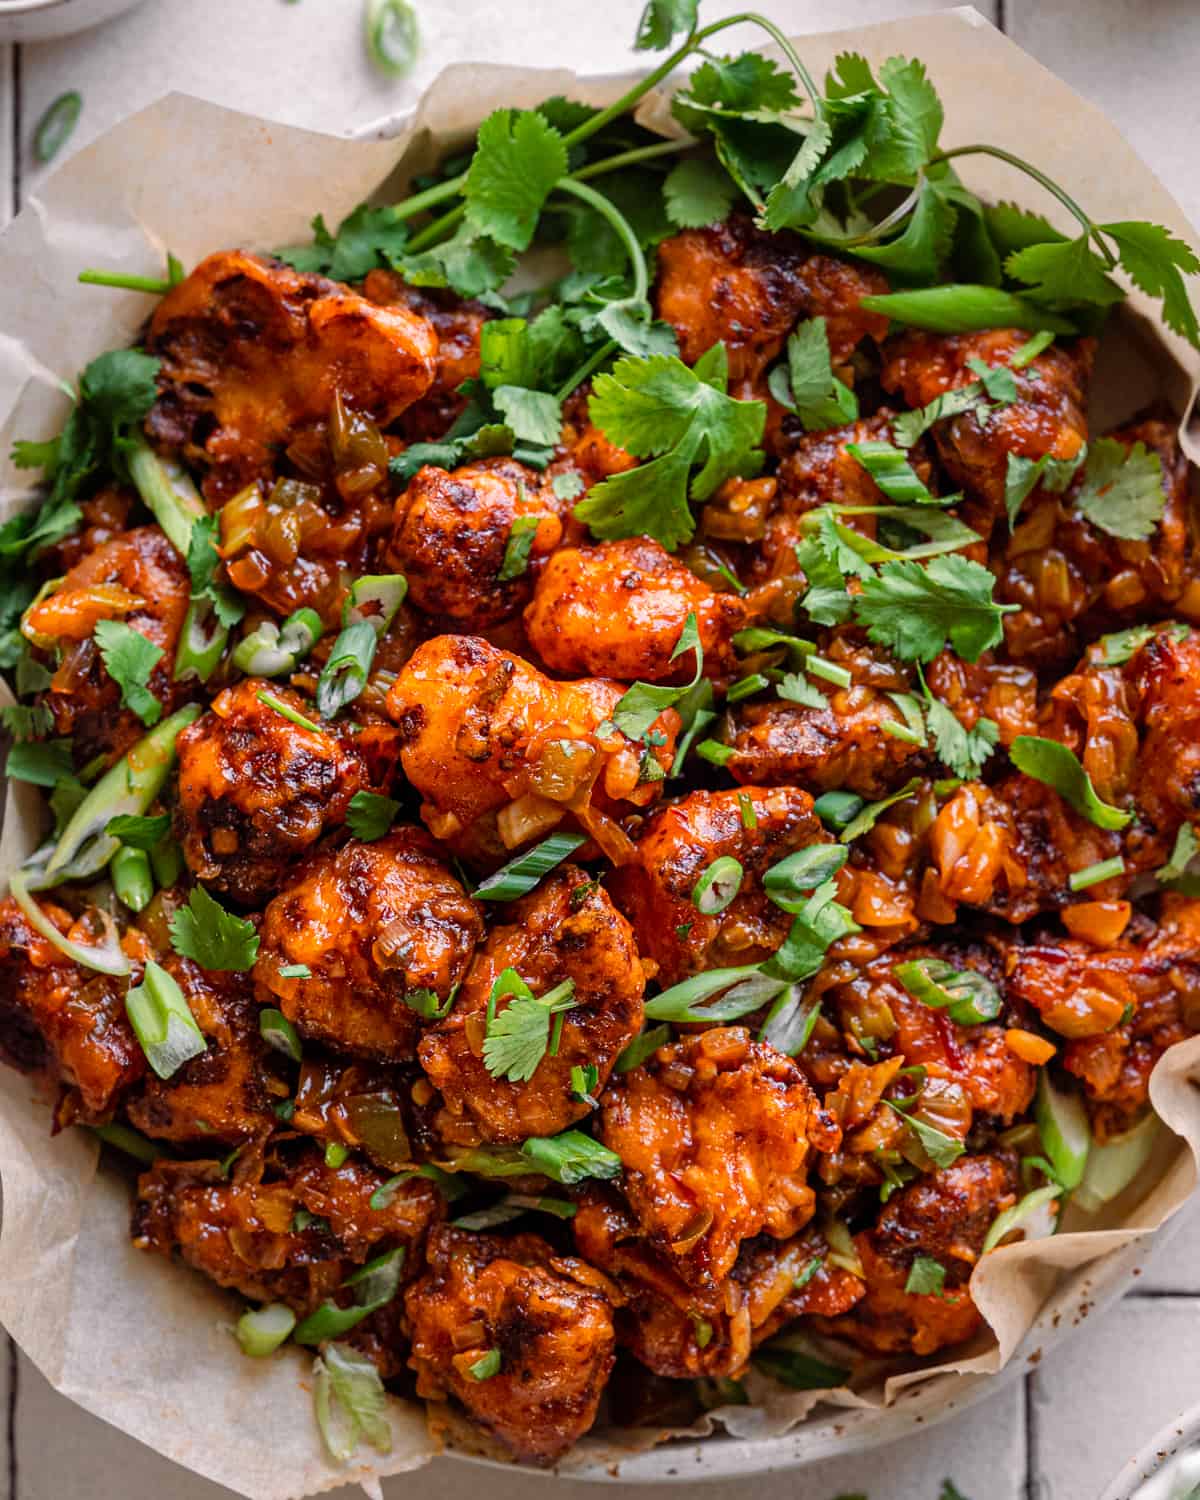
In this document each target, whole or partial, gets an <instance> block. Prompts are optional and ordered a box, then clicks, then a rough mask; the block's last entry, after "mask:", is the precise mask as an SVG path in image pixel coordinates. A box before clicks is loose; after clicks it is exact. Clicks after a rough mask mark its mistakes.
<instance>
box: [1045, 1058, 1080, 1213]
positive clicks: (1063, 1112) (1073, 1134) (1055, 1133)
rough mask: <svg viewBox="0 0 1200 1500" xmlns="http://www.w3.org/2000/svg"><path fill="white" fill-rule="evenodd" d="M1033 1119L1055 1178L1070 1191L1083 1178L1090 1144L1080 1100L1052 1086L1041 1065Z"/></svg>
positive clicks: (1074, 1094)
mask: <svg viewBox="0 0 1200 1500" xmlns="http://www.w3.org/2000/svg"><path fill="white" fill-rule="evenodd" d="M1034 1118H1035V1119H1036V1120H1037V1127H1038V1134H1039V1135H1040V1136H1041V1138H1042V1146H1043V1147H1044V1149H1045V1152H1046V1155H1047V1157H1049V1159H1050V1165H1051V1166H1052V1167H1053V1168H1054V1175H1055V1177H1056V1178H1057V1179H1058V1181H1059V1182H1060V1183H1061V1184H1062V1185H1063V1187H1064V1188H1066V1190H1067V1191H1068V1192H1071V1191H1073V1190H1074V1189H1075V1188H1077V1187H1078V1186H1079V1184H1080V1183H1081V1182H1082V1181H1083V1174H1084V1171H1085V1170H1086V1168H1087V1161H1088V1152H1089V1151H1090V1149H1091V1145H1092V1131H1091V1127H1090V1125H1089V1124H1088V1115H1087V1109H1086V1108H1085V1107H1084V1103H1083V1100H1082V1099H1081V1098H1080V1097H1079V1095H1078V1094H1076V1093H1066V1092H1065V1091H1064V1090H1062V1089H1059V1088H1056V1087H1055V1085H1054V1084H1053V1083H1051V1081H1050V1077H1049V1074H1048V1073H1047V1072H1046V1069H1045V1068H1043V1069H1042V1070H1041V1072H1040V1073H1039V1074H1038V1089H1037V1097H1036V1099H1035V1100H1034Z"/></svg>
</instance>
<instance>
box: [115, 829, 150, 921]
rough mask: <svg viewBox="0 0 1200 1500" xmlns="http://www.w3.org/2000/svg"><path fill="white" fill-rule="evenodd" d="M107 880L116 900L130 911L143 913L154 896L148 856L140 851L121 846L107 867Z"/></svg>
mask: <svg viewBox="0 0 1200 1500" xmlns="http://www.w3.org/2000/svg"><path fill="white" fill-rule="evenodd" d="M108 873H109V878H110V879H111V881H112V888H113V891H114V892H115V894H116V897H117V900H118V901H119V902H120V903H121V905H122V906H127V907H128V908H129V910H130V911H144V910H145V908H146V907H147V906H149V904H150V898H151V897H152V896H153V895H154V876H153V874H152V873H151V870H150V856H149V855H148V854H147V853H146V852H145V851H144V850H142V849H130V848H127V847H126V846H124V845H122V846H121V848H119V849H118V850H117V852H116V853H115V854H114V855H113V857H112V863H111V864H110V865H109V867H108Z"/></svg>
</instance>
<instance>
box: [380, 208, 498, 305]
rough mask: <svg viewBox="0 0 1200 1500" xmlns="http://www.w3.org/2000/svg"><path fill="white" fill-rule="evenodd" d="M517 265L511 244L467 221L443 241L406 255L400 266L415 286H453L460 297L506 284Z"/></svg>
mask: <svg viewBox="0 0 1200 1500" xmlns="http://www.w3.org/2000/svg"><path fill="white" fill-rule="evenodd" d="M515 265H516V260H515V258H514V256H513V252H512V251H511V250H510V249H509V248H508V246H507V245H503V244H501V243H500V242H499V241H497V240H495V239H493V238H491V237H489V236H488V235H483V234H475V233H474V232H473V230H472V228H471V226H470V225H469V224H464V225H463V226H462V227H461V228H460V229H458V230H457V231H456V232H455V233H454V234H453V235H452V236H451V237H450V238H449V239H448V240H443V242H442V243H441V244H440V245H434V246H433V248H432V249H430V250H423V251H421V253H420V254H419V255H409V256H406V257H405V259H404V260H403V261H401V263H400V265H399V266H398V267H397V269H398V270H399V271H400V273H401V274H402V275H403V277H404V279H405V280H406V281H407V282H409V283H410V285H412V286H432V287H450V288H451V289H452V290H454V291H456V292H457V293H458V294H459V296H460V297H478V296H480V295H481V294H482V293H483V292H494V291H495V290H496V288H497V287H498V286H501V285H503V283H504V282H506V281H507V280H508V278H509V277H510V276H511V275H512V273H513V268H514V267H515Z"/></svg>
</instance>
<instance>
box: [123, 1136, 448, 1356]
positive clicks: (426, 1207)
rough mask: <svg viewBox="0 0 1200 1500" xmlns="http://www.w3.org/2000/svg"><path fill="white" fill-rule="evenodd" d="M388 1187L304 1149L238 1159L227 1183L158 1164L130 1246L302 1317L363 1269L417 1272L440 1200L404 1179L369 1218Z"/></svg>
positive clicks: (142, 1197) (140, 1198)
mask: <svg viewBox="0 0 1200 1500" xmlns="http://www.w3.org/2000/svg"><path fill="white" fill-rule="evenodd" d="M387 1181H388V1178H387V1176H386V1175H385V1174H384V1173H382V1172H379V1171H377V1170H376V1169H375V1168H374V1167H370V1166H367V1165H366V1164H365V1163H363V1162H361V1161H359V1160H357V1159H356V1158H351V1159H350V1160H348V1161H346V1162H344V1163H343V1164H342V1165H341V1166H340V1167H330V1166H327V1165H326V1163H325V1160H324V1158H323V1156H322V1155H321V1153H320V1152H318V1151H317V1150H316V1149H315V1148H313V1147H311V1146H305V1147H304V1148H303V1149H302V1150H300V1151H299V1152H298V1153H297V1152H293V1153H292V1154H291V1155H290V1156H289V1157H287V1158H277V1157H276V1156H274V1155H273V1156H272V1157H271V1158H270V1159H269V1160H268V1161H267V1162H265V1163H264V1161H263V1158H262V1156H261V1155H260V1154H259V1153H258V1152H257V1151H253V1150H248V1151H245V1152H243V1153H242V1155H241V1156H239V1157H238V1158H237V1160H236V1161H235V1162H234V1165H233V1169H232V1171H231V1173H230V1176H229V1178H228V1179H226V1178H225V1177H224V1176H223V1175H222V1171H221V1168H220V1167H219V1166H218V1164H217V1163H216V1162H213V1161H207V1162H205V1161H159V1162H156V1163H155V1164H154V1166H153V1168H152V1169H151V1170H150V1171H149V1172H144V1173H143V1174H142V1175H141V1177H140V1178H139V1179H138V1191H137V1201H136V1203H135V1204H134V1210H133V1230H132V1233H133V1243H134V1244H135V1245H136V1246H137V1248H138V1249H139V1250H155V1251H157V1252H158V1253H159V1254H161V1255H166V1256H171V1255H173V1254H174V1253H175V1252H178V1254H179V1255H180V1256H181V1257H182V1258H183V1260H184V1261H185V1262H186V1263H187V1264H188V1265H189V1266H191V1267H192V1268H193V1269H194V1270H196V1271H200V1272H202V1273H203V1274H204V1275H205V1276H207V1277H208V1278H209V1279H210V1280H211V1281H215V1282H216V1284H217V1285H218V1286H223V1287H228V1288H230V1289H231V1290H234V1291H238V1292H241V1293H242V1295H243V1296H245V1297H249V1298H250V1299H251V1300H252V1301H255V1302H286V1303H287V1305H288V1306H289V1307H290V1308H292V1310H293V1311H294V1312H295V1313H296V1314H297V1315H298V1316H299V1317H305V1316H307V1315H308V1314H309V1313H311V1312H313V1311H314V1310H315V1309H316V1308H317V1307H319V1306H320V1304H321V1303H322V1302H324V1301H325V1300H326V1298H329V1297H333V1296H334V1294H335V1293H337V1291H338V1289H339V1288H340V1287H341V1285H342V1282H343V1281H344V1280H345V1279H346V1277H347V1275H349V1274H350V1273H351V1272H352V1271H353V1270H354V1268H355V1267H356V1266H359V1265H362V1264H363V1263H364V1262H365V1261H367V1260H370V1259H373V1258H374V1257H376V1256H378V1255H382V1254H384V1253H385V1252H387V1251H389V1250H395V1249H400V1248H402V1249H403V1250H404V1264H403V1268H402V1271H403V1273H404V1274H406V1275H409V1276H411V1275H412V1274H413V1273H414V1272H415V1270H416V1267H417V1266H418V1265H419V1264H420V1253H421V1248H422V1245H423V1244H424V1241H425V1237H426V1235H427V1234H428V1233H429V1230H430V1229H431V1227H432V1226H433V1225H434V1224H436V1223H437V1222H438V1221H439V1220H440V1219H441V1218H442V1217H443V1216H444V1213H445V1205H444V1203H443V1200H442V1196H441V1194H440V1193H439V1192H438V1190H437V1188H436V1187H434V1185H433V1183H431V1182H428V1181H427V1180H426V1179H425V1178H423V1177H410V1178H409V1179H408V1180H407V1181H405V1182H401V1183H397V1184H396V1185H395V1186H394V1187H392V1188H389V1191H388V1193H387V1195H386V1202H385V1203H384V1204H383V1206H381V1207H378V1208H376V1207H374V1206H372V1203H371V1199H372V1197H373V1195H375V1194H376V1193H378V1191H379V1189H380V1188H381V1187H383V1185H384V1183H385V1182H387ZM352 1291H353V1288H351V1289H349V1291H348V1292H347V1293H346V1294H345V1296H344V1301H345V1303H346V1304H349V1302H350V1301H351V1300H352V1297H351V1293H352ZM361 1326H362V1325H360V1327H361Z"/></svg>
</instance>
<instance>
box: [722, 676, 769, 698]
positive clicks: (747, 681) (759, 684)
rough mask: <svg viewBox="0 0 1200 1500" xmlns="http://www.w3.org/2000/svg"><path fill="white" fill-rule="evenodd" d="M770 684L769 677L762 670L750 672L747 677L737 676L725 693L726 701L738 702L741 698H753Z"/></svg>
mask: <svg viewBox="0 0 1200 1500" xmlns="http://www.w3.org/2000/svg"><path fill="white" fill-rule="evenodd" d="M770 686H771V679H770V678H769V677H767V676H765V675H764V674H763V673H762V672H752V673H751V674H750V676H749V677H739V678H738V680H737V682H735V683H734V684H733V685H732V686H731V687H730V689H729V691H728V693H726V695H725V701H726V702H727V703H740V702H741V701H742V699H743V698H753V696H754V694H755V693H762V692H765V691H766V690H767V688H769V687H770Z"/></svg>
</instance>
